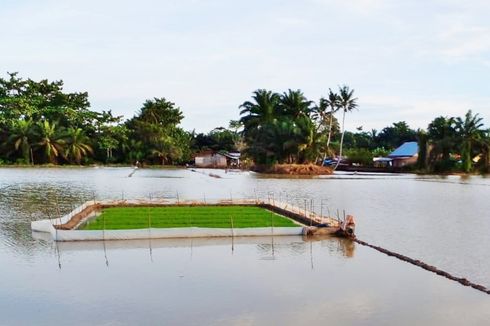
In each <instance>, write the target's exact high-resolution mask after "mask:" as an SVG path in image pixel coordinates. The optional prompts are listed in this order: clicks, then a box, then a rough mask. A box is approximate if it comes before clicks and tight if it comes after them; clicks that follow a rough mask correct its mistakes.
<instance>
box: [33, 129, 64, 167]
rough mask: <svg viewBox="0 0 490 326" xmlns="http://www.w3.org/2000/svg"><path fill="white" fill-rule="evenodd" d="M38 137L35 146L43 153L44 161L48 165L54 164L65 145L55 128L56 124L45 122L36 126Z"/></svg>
mask: <svg viewBox="0 0 490 326" xmlns="http://www.w3.org/2000/svg"><path fill="white" fill-rule="evenodd" d="M37 127H38V128H37V129H38V136H39V138H40V141H39V142H38V143H37V146H38V147H39V148H40V149H41V150H42V151H43V152H44V155H45V156H46V159H47V161H48V162H50V163H56V159H57V158H58V156H59V155H60V154H61V153H63V149H64V146H65V144H66V142H65V140H64V139H63V135H62V134H61V133H60V132H59V130H58V129H57V128H56V123H55V122H53V123H50V122H49V121H47V120H44V121H41V122H39V123H38V124H37Z"/></svg>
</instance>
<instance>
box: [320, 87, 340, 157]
mask: <svg viewBox="0 0 490 326" xmlns="http://www.w3.org/2000/svg"><path fill="white" fill-rule="evenodd" d="M328 90H329V93H328V98H324V97H322V98H321V99H320V102H319V105H318V106H316V107H315V109H314V110H315V113H316V114H317V115H318V116H320V118H321V120H322V121H323V122H326V121H328V134H327V147H326V150H325V153H324V154H323V161H325V158H326V157H327V155H328V153H329V152H330V142H331V140H332V129H333V125H334V121H335V117H334V114H335V113H336V112H337V111H338V110H339V109H340V106H339V96H338V95H337V94H336V93H334V92H332V90H331V89H330V88H329V89H328ZM327 110H328V111H329V112H327ZM335 123H336V122H335ZM323 161H322V162H323Z"/></svg>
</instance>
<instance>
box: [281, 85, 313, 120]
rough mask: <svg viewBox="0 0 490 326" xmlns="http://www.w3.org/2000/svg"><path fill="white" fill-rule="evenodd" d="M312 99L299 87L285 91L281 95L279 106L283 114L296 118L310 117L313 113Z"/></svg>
mask: <svg viewBox="0 0 490 326" xmlns="http://www.w3.org/2000/svg"><path fill="white" fill-rule="evenodd" d="M311 104H312V101H308V100H307V99H306V97H305V96H304V94H303V92H301V91H300V90H299V89H298V90H296V91H293V90H291V89H289V90H288V92H287V93H286V92H284V93H283V94H282V96H281V99H280V102H279V107H280V111H281V113H282V114H283V115H285V116H289V117H292V118H293V119H294V120H295V119H297V118H299V117H308V116H309V115H310V113H311Z"/></svg>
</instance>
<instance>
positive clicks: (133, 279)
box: [0, 168, 490, 325]
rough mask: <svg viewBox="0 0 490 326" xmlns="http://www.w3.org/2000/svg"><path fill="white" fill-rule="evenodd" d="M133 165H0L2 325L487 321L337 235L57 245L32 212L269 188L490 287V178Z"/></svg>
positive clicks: (479, 298)
mask: <svg viewBox="0 0 490 326" xmlns="http://www.w3.org/2000/svg"><path fill="white" fill-rule="evenodd" d="M130 173H131V169H128V168H99V169H94V168H87V169H0V266H1V270H2V273H1V278H0V324H2V325H3V324H32V323H38V324H39V323H40V324H52V323H53V322H59V320H60V319H59V318H60V315H63V319H64V320H70V321H72V324H108V323H109V324H112V323H114V324H135V323H144V324H165V323H166V324H223V325H229V324H244V323H245V324H271V323H275V324H291V325H292V324H295V325H297V324H304V323H307V322H314V323H319V322H332V323H336V324H339V323H341V324H352V323H358V324H393V323H397V324H400V323H402V324H414V323H417V324H429V323H430V324H434V323H444V324H461V323H465V324H468V323H470V324H482V325H484V324H488V323H489V322H490V298H489V296H488V295H485V294H482V293H479V292H477V291H475V290H473V289H470V288H467V287H463V286H461V285H459V284H457V283H453V282H450V281H448V280H446V279H444V278H441V277H438V276H436V275H434V274H430V273H428V272H425V271H423V270H421V269H418V268H416V267H414V266H411V265H408V264H406V263H403V262H400V261H397V260H395V259H393V258H390V257H387V256H384V255H381V254H379V253H377V252H375V251H373V250H372V249H369V248H365V247H362V246H358V245H357V246H356V245H354V244H352V243H350V242H345V241H340V240H336V239H323V240H318V241H313V242H307V241H304V240H303V239H302V238H300V237H292V238H290V237H287V238H278V237H276V238H257V239H252V238H250V239H235V241H234V243H231V240H230V239H224V240H212V241H211V240H193V241H190V240H180V241H164V240H159V241H156V240H152V242H148V241H136V242H135V241H131V242H129V243H128V242H106V243H105V244H104V243H102V242H93V243H89V244H87V243H75V244H61V245H59V246H56V245H55V244H54V243H53V242H51V241H50V240H49V239H45V238H42V237H40V236H39V235H35V236H34V237H33V235H32V234H31V231H30V229H29V222H30V221H31V220H35V219H39V218H44V217H46V216H53V217H54V216H57V214H58V210H59V213H64V212H66V211H68V210H70V209H71V208H72V207H74V206H76V205H78V204H80V203H81V202H83V201H85V200H88V199H92V198H94V197H95V198H101V199H102V198H141V197H150V196H151V197H153V198H155V197H162V198H175V197H177V196H178V197H179V198H182V199H203V200H204V199H206V200H213V199H219V198H225V199H229V198H230V197H231V198H254V197H260V198H274V199H275V200H281V201H288V202H290V203H292V204H295V205H296V206H304V205H305V204H306V206H307V207H308V208H310V207H311V208H313V209H314V210H316V211H317V212H322V213H325V212H327V211H328V212H330V213H331V214H336V212H337V209H338V210H339V214H340V215H342V214H343V212H342V211H343V210H345V211H346V212H348V213H352V214H354V215H355V216H356V217H357V220H358V230H357V233H358V236H359V237H360V238H362V239H363V240H366V241H369V242H371V243H373V244H378V245H383V246H384V247H386V248H388V249H390V250H393V251H398V252H400V253H403V254H405V255H408V256H411V257H413V258H418V259H421V260H424V261H425V262H427V263H429V264H432V265H435V266H438V267H440V268H442V269H445V270H446V271H448V272H451V273H453V274H455V275H459V276H464V277H466V278H468V279H470V280H472V281H475V282H477V283H481V284H483V285H485V286H487V287H489V286H490V272H489V271H490V253H489V252H488V248H490V237H489V234H490V216H489V215H490V213H489V212H490V201H489V200H488V198H490V180H488V179H484V178H480V177H472V178H469V179H461V178H459V177H448V178H438V177H424V178H421V177H415V176H411V175H396V176H389V175H378V176H371V175H360V174H355V175H350V174H339V175H335V176H331V177H326V178H318V179H284V178H264V177H260V176H257V175H255V174H253V173H241V174H233V173H224V171H212V173H213V174H217V175H219V176H221V178H213V177H210V176H209V175H207V174H209V173H210V171H206V170H199V171H198V172H192V171H190V170H138V171H137V172H136V173H135V174H134V175H133V176H132V177H128V175H129V174H130ZM57 203H58V204H57ZM57 206H58V207H59V208H57ZM26 309H28V310H29V311H35V313H29V314H27V313H25V311H26ZM65 318H67V319H65Z"/></svg>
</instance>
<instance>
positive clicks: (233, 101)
mask: <svg viewBox="0 0 490 326" xmlns="http://www.w3.org/2000/svg"><path fill="white" fill-rule="evenodd" d="M489 15H490V1H486V0H481V1H479V0H468V1H456V0H445V1H442V0H441V1H438V0H432V1H431V0H425V1H419V0H411V1H406V0H349V1H345V0H344V1H342V0H339V1H333V0H302V1H297V0H296V1H294V0H293V1H278V0H267V1H266V0H262V1H256V0H247V1H238V0H236V1H229V0H206V1H204V0H202V1H197V0H193V1H191V0H173V1H163V0H161V1H149V0H139V1H124V0H117V1H116V0H104V1H102V0H83V1H72V0H60V1H51V0H44V1H34V0H31V1H28V0H0V31H1V32H0V36H1V37H0V76H2V77H4V78H5V77H7V72H14V71H16V72H19V75H20V76H21V77H23V78H31V79H34V80H39V79H44V78H47V79H49V80H59V79H62V80H63V81H64V83H65V90H66V91H70V92H72V91H87V92H88V93H89V99H90V102H91V105H92V109H95V110H98V111H100V110H109V109H110V110H112V111H113V112H114V113H115V114H117V115H124V116H125V118H130V117H132V116H133V115H134V114H135V113H136V111H137V110H138V109H139V108H141V105H142V103H143V102H144V101H145V100H146V99H151V98H153V97H165V98H166V99H167V100H170V101H172V102H174V103H176V105H177V106H179V107H180V108H181V110H182V111H183V113H184V116H185V118H184V120H183V122H182V126H183V127H184V129H186V130H193V129H194V130H196V131H197V132H208V131H210V130H212V129H213V128H215V127H219V126H223V127H227V126H228V123H229V121H230V120H232V119H234V120H236V119H238V118H239V111H240V110H239V105H240V104H241V103H243V102H244V101H247V100H249V99H250V97H251V95H252V92H253V91H254V90H256V89H259V88H266V89H270V90H273V91H276V92H280V93H282V92H285V91H287V90H288V89H301V90H302V91H303V92H304V94H305V96H306V97H307V98H308V99H310V100H313V101H315V102H317V101H318V99H319V98H320V97H322V96H326V95H327V94H328V89H329V88H332V90H334V91H335V90H336V89H338V87H339V86H340V85H348V86H349V87H351V88H352V89H354V90H355V91H354V94H355V96H356V97H357V98H358V104H359V109H358V110H356V111H353V112H352V113H349V114H348V116H347V118H346V128H347V129H348V130H354V128H356V127H360V126H362V127H363V130H366V131H369V130H371V129H377V130H380V129H382V128H384V127H386V126H388V125H391V124H392V123H393V122H397V121H406V122H407V123H408V124H409V125H410V127H412V128H414V129H416V128H426V127H427V125H428V124H429V123H430V121H431V120H433V119H434V118H435V117H437V116H441V115H443V116H463V115H464V114H465V113H466V111H468V110H469V109H471V110H473V112H477V113H479V114H480V116H481V117H483V118H484V121H485V124H486V126H487V127H488V126H490V20H489V19H488V16H489Z"/></svg>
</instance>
